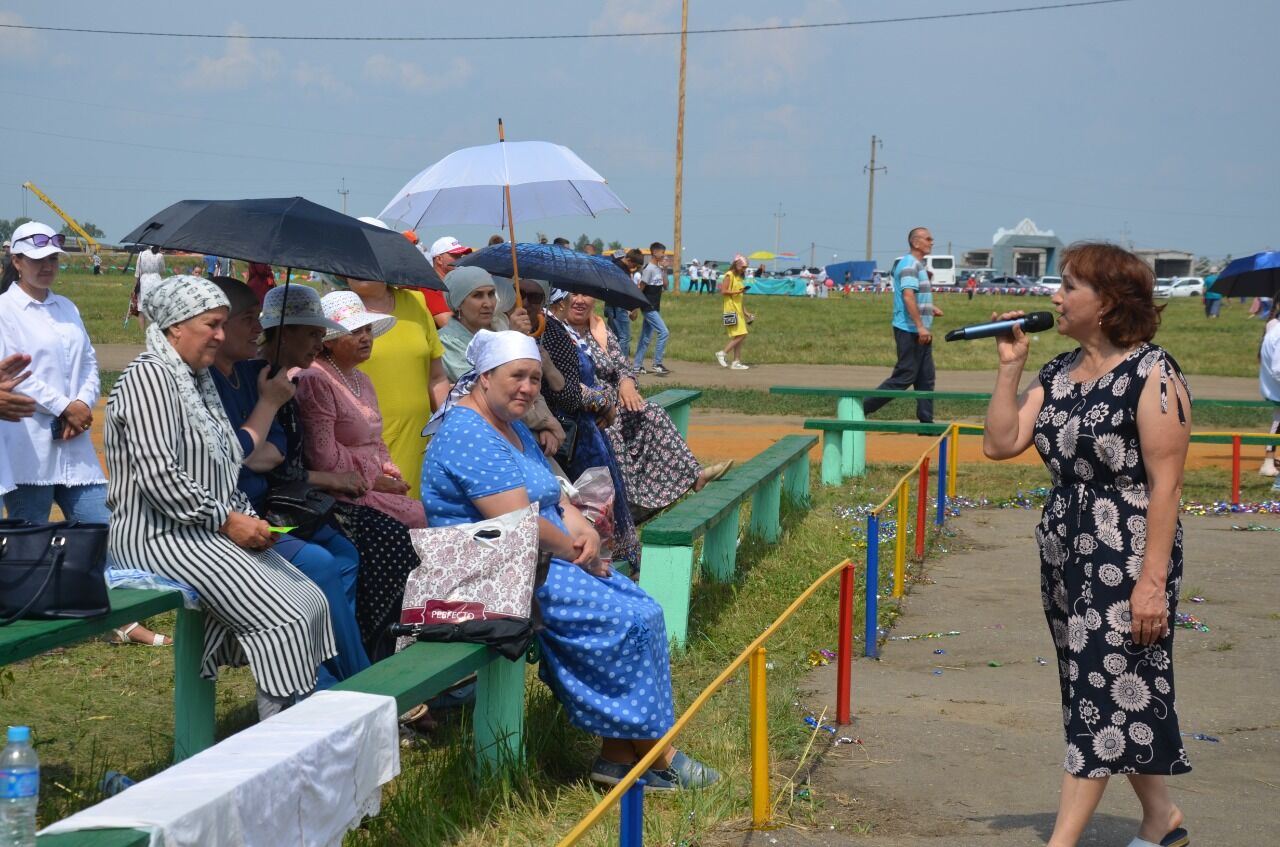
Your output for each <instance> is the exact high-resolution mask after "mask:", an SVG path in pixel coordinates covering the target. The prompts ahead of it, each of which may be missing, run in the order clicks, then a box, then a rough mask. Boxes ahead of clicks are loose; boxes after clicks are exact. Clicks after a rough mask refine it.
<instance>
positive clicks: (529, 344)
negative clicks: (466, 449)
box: [422, 329, 542, 436]
mask: <svg viewBox="0 0 1280 847" xmlns="http://www.w3.org/2000/svg"><path fill="white" fill-rule="evenodd" d="M518 359H533V360H534V361H537V362H541V361H542V353H541V352H540V351H539V350H538V342H536V341H534V340H533V339H532V338H530V337H529V336H527V335H525V334H524V333H523V332H516V331H515V330H505V331H503V332H490V331H489V330H487V329H482V330H480V331H479V332H477V333H476V334H475V336H474V337H473V338H472V339H471V343H470V344H468V345H467V361H468V362H470V363H471V370H469V371H467V372H466V373H464V374H463V375H462V376H461V377H459V378H458V382H457V383H456V384H455V385H454V386H453V390H451V391H450V392H449V397H448V399H447V400H445V401H444V405H443V406H441V407H440V408H439V409H437V410H436V413H435V414H434V415H432V416H431V420H429V421H427V425H426V426H425V427H423V428H422V434H423V436H427V435H432V434H434V433H435V431H436V430H437V429H439V428H440V424H442V423H444V416H445V415H446V414H448V412H449V410H450V409H452V408H453V407H454V406H456V405H458V401H459V400H461V399H462V398H463V397H466V396H467V395H468V394H470V393H471V389H472V388H474V387H475V384H476V381H477V380H479V379H480V374H484V373H488V372H489V371H491V370H493V369H494V368H497V367H501V366H502V365H505V364H506V363H507V362H514V361H516V360H518Z"/></svg>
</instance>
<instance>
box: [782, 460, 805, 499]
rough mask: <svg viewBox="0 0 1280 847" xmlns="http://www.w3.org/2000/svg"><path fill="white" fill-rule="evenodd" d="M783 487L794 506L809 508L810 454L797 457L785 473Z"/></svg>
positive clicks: (788, 465)
mask: <svg viewBox="0 0 1280 847" xmlns="http://www.w3.org/2000/svg"><path fill="white" fill-rule="evenodd" d="M783 486H784V488H785V489H786V494H787V499H788V500H790V501H791V505H793V506H801V507H803V508H806V509H807V508H809V453H808V451H805V453H804V455H801V456H797V457H796V458H795V459H792V460H791V462H790V463H788V464H787V467H786V470H784V471H783Z"/></svg>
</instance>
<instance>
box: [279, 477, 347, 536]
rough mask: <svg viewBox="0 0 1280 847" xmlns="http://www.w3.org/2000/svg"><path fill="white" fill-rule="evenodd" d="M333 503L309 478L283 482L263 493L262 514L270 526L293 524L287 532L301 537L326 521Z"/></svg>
mask: <svg viewBox="0 0 1280 847" xmlns="http://www.w3.org/2000/svg"><path fill="white" fill-rule="evenodd" d="M335 503H337V501H336V500H335V499H334V498H333V495H331V494H327V493H325V492H324V491H321V490H320V489H319V488H316V487H315V486H314V485H312V484H311V483H309V482H302V481H297V482H286V483H285V484H283V485H279V486H277V487H275V488H273V489H271V491H269V492H268V493H267V499H266V501H265V502H264V504H263V507H264V508H263V515H262V517H263V518H264V519H265V520H266V522H267V523H269V524H271V525H272V526H280V527H284V526H287V527H293V529H292V530H290V532H289V534H290V535H293V536H296V537H298V538H301V539H304V540H305V539H307V538H310V537H311V536H313V535H315V534H316V531H317V530H319V529H320V527H322V526H324V525H325V524H326V523H328V522H329V516H330V515H331V514H333V507H334V504H335Z"/></svg>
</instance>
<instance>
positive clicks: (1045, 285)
mask: <svg viewBox="0 0 1280 847" xmlns="http://www.w3.org/2000/svg"><path fill="white" fill-rule="evenodd" d="M1061 287H1062V277H1060V276H1042V277H1040V278H1039V279H1037V280H1036V288H1042V289H1044V290H1045V291H1047V292H1048V293H1050V294H1053V293H1054V292H1056V291H1057V290H1058V289H1059V288H1061Z"/></svg>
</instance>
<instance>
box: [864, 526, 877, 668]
mask: <svg viewBox="0 0 1280 847" xmlns="http://www.w3.org/2000/svg"><path fill="white" fill-rule="evenodd" d="M879 595H880V516H879V515H875V514H871V515H867V587H866V609H865V611H864V613H863V617H864V618H865V621H864V622H865V623H866V644H865V645H864V648H863V652H862V655H864V656H867V657H869V658H873V659H874V658H875V657H876V654H877V653H878V652H879V636H880V626H879V625H880V612H879V602H880V596H879Z"/></svg>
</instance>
